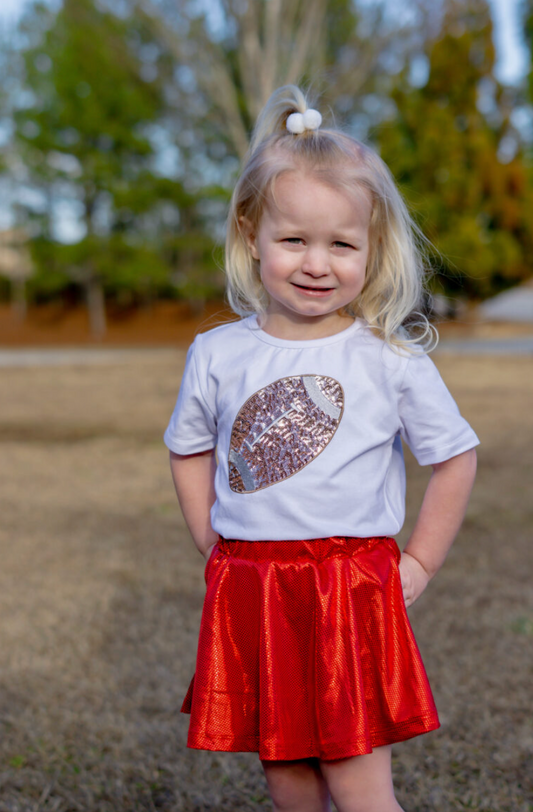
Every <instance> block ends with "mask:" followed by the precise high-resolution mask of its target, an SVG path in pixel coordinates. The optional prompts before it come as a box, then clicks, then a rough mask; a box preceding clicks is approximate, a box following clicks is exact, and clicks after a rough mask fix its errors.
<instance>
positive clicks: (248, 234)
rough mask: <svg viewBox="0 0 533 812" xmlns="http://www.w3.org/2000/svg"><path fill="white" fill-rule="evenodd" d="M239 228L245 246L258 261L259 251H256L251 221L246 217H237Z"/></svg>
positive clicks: (254, 234) (255, 240)
mask: <svg viewBox="0 0 533 812" xmlns="http://www.w3.org/2000/svg"><path fill="white" fill-rule="evenodd" d="M239 226H240V229H241V232H242V235H243V237H244V239H245V242H246V245H247V246H248V248H249V249H250V253H251V255H252V256H253V258H254V259H257V260H258V259H259V251H258V250H257V239H256V233H255V227H254V225H253V224H252V222H251V220H249V219H248V218H247V217H239Z"/></svg>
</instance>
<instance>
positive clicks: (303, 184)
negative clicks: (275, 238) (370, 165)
mask: <svg viewBox="0 0 533 812" xmlns="http://www.w3.org/2000/svg"><path fill="white" fill-rule="evenodd" d="M335 180H336V179H335V177H334V175H333V174H332V173H331V174H330V176H329V177H328V173H326V172H324V171H322V172H321V173H320V174H319V173H315V172H310V171H305V170H299V169H294V170H289V171H286V172H283V173H282V174H281V175H279V176H278V177H277V178H276V179H275V180H274V182H273V183H272V186H271V189H270V194H269V195H268V197H267V201H266V206H265V212H264V213H265V214H267V216H268V217H269V219H271V220H273V221H280V220H285V221H289V222H294V223H299V222H300V221H301V220H305V221H311V222H314V221H316V220H321V221H324V220H327V221H330V222H331V223H333V222H336V223H338V224H339V225H340V226H342V227H348V228H349V227H363V228H367V227H368V225H369V224H370V217H371V214H372V201H371V197H370V193H369V192H368V191H367V190H366V189H365V188H364V187H362V186H352V187H351V188H348V187H346V186H344V185H342V184H341V183H338V182H335Z"/></svg>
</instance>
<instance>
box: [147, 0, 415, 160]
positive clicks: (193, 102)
mask: <svg viewBox="0 0 533 812" xmlns="http://www.w3.org/2000/svg"><path fill="white" fill-rule="evenodd" d="M140 2H141V5H142V8H143V9H144V11H145V12H146V21H147V24H148V25H150V26H151V28H152V30H153V31H154V34H155V36H157V38H158V39H159V40H160V41H161V43H163V44H164V45H165V46H166V47H167V48H168V50H169V53H171V54H172V56H173V57H174V59H175V60H176V65H177V69H176V79H177V81H176V85H175V87H174V94H175V96H174V98H175V103H176V107H177V109H178V115H179V122H180V127H179V131H180V132H181V135H182V137H181V139H179V143H180V146H182V148H183V149H184V151H185V152H187V151H188V152H189V153H190V154H191V155H193V156H195V155H196V156H197V155H198V154H199V153H200V152H202V153H203V154H205V155H207V156H208V157H210V158H211V159H212V167H211V170H210V171H211V172H216V168H217V166H218V167H220V165H221V164H223V163H224V159H226V158H228V159H230V161H229V165H230V171H231V170H232V169H234V167H235V160H234V159H235V157H237V158H238V159H241V160H242V158H243V157H244V155H245V153H246V151H247V149H248V139H249V134H250V131H251V128H252V126H253V123H254V121H255V119H256V118H257V114H258V113H259V111H260V110H261V108H262V107H263V106H264V104H265V102H266V101H267V99H268V97H269V96H270V94H271V93H272V91H273V90H274V89H275V88H276V87H279V86H280V85H283V84H288V83H303V84H309V85H311V86H312V88H313V89H314V90H315V91H317V92H319V93H322V94H323V100H322V105H323V106H325V107H327V106H328V105H332V108H333V109H334V111H335V112H336V113H337V114H340V115H341V116H343V117H344V118H349V117H350V116H351V115H352V114H353V113H354V111H356V110H357V109H358V103H359V102H360V98H359V97H360V96H362V95H363V93H365V92H370V91H373V90H376V87H377V85H376V83H375V82H374V80H375V78H376V76H377V75H378V74H384V73H385V74H386V73H387V72H388V71H389V69H390V63H391V60H392V59H393V58H394V57H395V56H397V57H401V56H402V55H403V54H404V53H405V51H406V49H407V43H408V42H409V41H410V39H411V37H412V35H413V30H414V29H416V26H417V23H416V22H415V23H414V24H410V25H404V26H403V27H400V26H398V23H397V21H396V20H392V19H390V16H389V15H388V14H387V12H386V8H387V4H386V3H384V2H381V3H375V4H373V5H371V6H369V5H363V4H360V5H359V4H357V3H356V2H354V0H286V2H283V3H282V2H281V0H248V2H241V0H213V2H211V3H209V4H202V5H199V4H198V5H197V4H191V3H189V2H187V0H140ZM410 5H411V6H413V7H414V6H415V2H414V1H413V2H411V3H410ZM378 84H379V83H378ZM180 111H181V114H180ZM188 144H189V145H191V144H192V148H191V149H189V150H187V145H188ZM232 159H233V160H232Z"/></svg>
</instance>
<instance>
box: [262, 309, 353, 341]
mask: <svg viewBox="0 0 533 812" xmlns="http://www.w3.org/2000/svg"><path fill="white" fill-rule="evenodd" d="M257 321H258V324H259V327H261V329H262V330H264V331H265V333H268V334H269V335H271V336H274V338H282V339H285V340H287V341H306V340H307V341H309V340H310V339H314V338H328V337H329V336H333V335H336V334H337V333H341V332H342V331H343V330H346V329H347V328H348V327H350V325H351V324H353V323H354V319H353V318H352V317H351V316H347V315H344V314H340V313H335V314H334V317H333V314H329V318H327V319H317V318H309V319H301V320H292V319H289V318H287V317H286V316H284V315H281V314H279V313H263V314H262V315H261V316H258V319H257Z"/></svg>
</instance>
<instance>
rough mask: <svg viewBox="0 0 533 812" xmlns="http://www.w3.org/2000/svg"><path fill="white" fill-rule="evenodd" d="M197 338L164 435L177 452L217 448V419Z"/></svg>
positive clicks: (166, 443) (188, 354) (190, 349)
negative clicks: (208, 395)
mask: <svg viewBox="0 0 533 812" xmlns="http://www.w3.org/2000/svg"><path fill="white" fill-rule="evenodd" d="M200 354H201V353H200V351H199V342H198V338H197V339H196V340H195V341H194V342H193V343H192V344H191V346H190V347H189V352H188V353H187V360H186V363H185V370H184V372H183V378H182V380H181V386H180V390H179V393H178V399H177V401H176V406H175V408H174V411H173V413H172V416H171V418H170V422H169V424H168V426H167V430H166V431H165V434H164V441H165V445H166V446H167V447H168V448H169V449H170V450H171V451H174V452H175V453H176V454H183V455H187V454H199V453H201V452H202V451H208V450H209V449H210V448H215V446H216V444H217V421H216V417H215V411H214V404H210V403H209V399H208V397H207V395H206V386H205V384H206V381H205V380H202V377H205V375H204V376H202V374H201V373H200V372H199V358H198V356H199V355H200Z"/></svg>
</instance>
